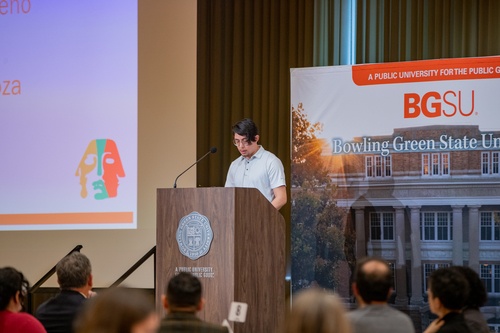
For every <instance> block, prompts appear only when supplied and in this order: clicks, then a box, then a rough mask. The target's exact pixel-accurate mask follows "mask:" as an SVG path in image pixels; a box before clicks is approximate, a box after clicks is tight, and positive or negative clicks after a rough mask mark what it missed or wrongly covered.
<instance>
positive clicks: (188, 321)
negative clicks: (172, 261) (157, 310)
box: [158, 272, 228, 333]
mask: <svg viewBox="0 0 500 333" xmlns="http://www.w3.org/2000/svg"><path fill="white" fill-rule="evenodd" d="M201 293H202V287H201V282H200V280H199V279H198V278H197V277H196V276H194V275H192V274H190V273H186V272H182V273H179V274H178V275H176V276H174V277H173V278H172V279H171V280H170V281H169V283H168V285H167V291H166V294H164V295H162V297H161V299H162V304H163V307H164V308H165V310H166V312H167V315H166V316H165V318H163V320H162V321H161V324H160V330H159V331H158V332H159V333H183V332H190V333H227V332H228V329H227V327H224V326H222V325H217V324H212V323H208V322H205V321H203V320H201V319H200V318H198V317H197V316H196V312H198V311H200V310H201V309H203V305H204V303H205V300H204V299H203V298H202V297H201Z"/></svg>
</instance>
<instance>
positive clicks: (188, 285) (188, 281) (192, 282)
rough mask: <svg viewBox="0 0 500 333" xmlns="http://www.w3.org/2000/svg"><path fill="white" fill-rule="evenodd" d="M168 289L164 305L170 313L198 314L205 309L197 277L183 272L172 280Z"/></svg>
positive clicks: (164, 297)
mask: <svg viewBox="0 0 500 333" xmlns="http://www.w3.org/2000/svg"><path fill="white" fill-rule="evenodd" d="M166 289H167V291H166V295H162V303H163V307H164V308H165V309H167V310H168V311H169V312H176V311H182V312H196V311H200V310H201V309H202V308H203V299H202V297H201V292H202V288H201V282H200V280H199V279H198V278H197V277H196V276H194V275H192V274H190V273H186V272H181V273H179V274H177V275H176V276H174V277H173V278H172V279H170V281H169V282H168V285H167V288H166Z"/></svg>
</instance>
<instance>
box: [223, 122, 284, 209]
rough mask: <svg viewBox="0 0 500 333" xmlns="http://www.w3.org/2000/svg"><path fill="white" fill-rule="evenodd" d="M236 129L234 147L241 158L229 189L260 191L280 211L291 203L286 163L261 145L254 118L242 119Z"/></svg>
mask: <svg viewBox="0 0 500 333" xmlns="http://www.w3.org/2000/svg"><path fill="white" fill-rule="evenodd" d="M232 130H233V144H234V145H235V146H236V148H238V151H239V152H240V154H241V156H240V157H238V158H237V159H235V160H234V161H233V162H232V163H231V166H230V167H229V171H228V172H227V178H226V184H225V187H253V188H256V189H258V190H259V191H260V192H261V193H262V194H263V195H264V196H265V197H266V198H267V200H269V201H270V202H271V204H272V205H273V206H274V207H275V208H276V209H280V208H281V207H283V206H284V205H285V204H286V200H287V197H286V187H285V185H286V183H285V170H284V168H283V163H281V161H280V159H279V158H277V157H276V155H274V154H273V153H271V152H268V151H267V150H265V149H264V147H262V146H260V145H258V144H257V143H258V142H259V138H260V137H259V131H258V129H257V126H256V125H255V123H254V122H253V121H252V120H251V119H248V118H245V119H243V120H240V121H239V122H237V123H236V124H234V125H233V127H232Z"/></svg>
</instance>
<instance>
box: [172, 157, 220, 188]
mask: <svg viewBox="0 0 500 333" xmlns="http://www.w3.org/2000/svg"><path fill="white" fill-rule="evenodd" d="M216 152H217V148H216V147H212V148H210V150H209V151H208V152H207V153H206V154H205V155H203V156H202V157H200V158H199V159H198V160H197V161H196V162H194V163H193V164H191V165H190V166H189V168H187V169H186V170H184V171H182V173H181V174H180V175H178V176H177V178H175V182H174V188H177V179H179V177H180V176H182V175H183V174H185V173H186V171H188V170H189V169H191V168H192V167H193V166H195V165H196V164H198V162H200V161H201V160H202V159H204V158H205V157H207V156H208V155H210V154H214V153H216Z"/></svg>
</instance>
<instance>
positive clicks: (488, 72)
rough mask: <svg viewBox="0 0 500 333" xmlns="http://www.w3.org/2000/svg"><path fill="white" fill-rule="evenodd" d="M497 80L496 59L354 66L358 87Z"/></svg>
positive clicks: (499, 75)
mask: <svg viewBox="0 0 500 333" xmlns="http://www.w3.org/2000/svg"><path fill="white" fill-rule="evenodd" d="M498 78H500V57H481V58H473V59H471V58H457V59H439V60H421V61H408V62H390V63H381V64H366V65H355V66H353V67H352V80H353V82H354V83H355V84H356V85H358V86H366V85H376V84H393V83H413V82H427V81H448V80H477V79H498Z"/></svg>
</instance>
